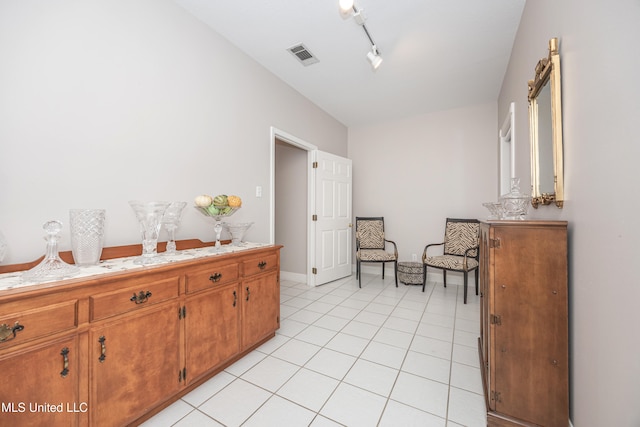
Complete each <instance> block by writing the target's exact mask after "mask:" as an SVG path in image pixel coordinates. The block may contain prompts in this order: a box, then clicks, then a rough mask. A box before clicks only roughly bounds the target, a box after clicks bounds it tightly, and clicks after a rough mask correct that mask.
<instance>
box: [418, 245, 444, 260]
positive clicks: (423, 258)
mask: <svg viewBox="0 0 640 427" xmlns="http://www.w3.org/2000/svg"><path fill="white" fill-rule="evenodd" d="M442 245H444V242H442V243H430V244H428V245H427V246H425V247H424V251H422V262H423V263H424V262H425V261H426V260H427V249H429V248H430V247H431V246H442Z"/></svg>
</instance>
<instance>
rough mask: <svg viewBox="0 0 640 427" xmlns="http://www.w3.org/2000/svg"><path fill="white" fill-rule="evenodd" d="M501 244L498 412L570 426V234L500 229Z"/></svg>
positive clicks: (541, 229)
mask: <svg viewBox="0 0 640 427" xmlns="http://www.w3.org/2000/svg"><path fill="white" fill-rule="evenodd" d="M495 237H496V238H499V239H500V248H496V249H493V254H494V255H495V267H494V268H495V270H494V271H495V280H494V281H493V286H494V289H493V294H494V296H495V298H494V300H495V306H494V308H493V310H494V311H493V313H494V314H496V315H499V316H500V321H499V322H498V323H496V324H492V325H491V329H492V330H493V335H492V337H493V338H494V346H493V349H492V350H493V351H494V352H493V357H494V360H495V369H494V375H493V378H492V379H493V384H492V387H493V390H494V391H495V392H496V393H497V397H496V400H497V402H496V403H495V408H496V411H498V412H500V413H503V414H507V415H512V416H514V417H517V418H519V419H522V420H526V421H529V422H534V423H536V424H540V425H545V426H555V425H561V424H563V425H566V420H567V417H568V414H567V413H566V408H568V393H567V378H568V377H567V372H568V371H567V364H568V357H567V354H568V347H567V345H568V339H567V288H566V283H567V275H566V271H567V266H566V262H567V255H566V254H567V252H566V232H565V230H564V229H562V228H559V227H542V226H538V227H536V226H529V227H525V226H522V227H506V226H505V227H496V229H495ZM558 420H560V421H558Z"/></svg>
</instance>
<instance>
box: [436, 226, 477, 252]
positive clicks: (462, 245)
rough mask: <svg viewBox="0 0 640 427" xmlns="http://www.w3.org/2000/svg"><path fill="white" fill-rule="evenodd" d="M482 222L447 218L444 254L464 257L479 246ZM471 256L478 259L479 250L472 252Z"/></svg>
mask: <svg viewBox="0 0 640 427" xmlns="http://www.w3.org/2000/svg"><path fill="white" fill-rule="evenodd" d="M479 236H480V222H479V221H478V220H474V219H453V218H447V225H446V228H445V232H444V254H445V255H458V256H464V252H465V251H466V250H467V249H469V248H472V247H474V246H478V237H479ZM469 256H472V257H474V258H476V257H477V256H478V250H477V249H476V250H474V251H471V252H470V253H469Z"/></svg>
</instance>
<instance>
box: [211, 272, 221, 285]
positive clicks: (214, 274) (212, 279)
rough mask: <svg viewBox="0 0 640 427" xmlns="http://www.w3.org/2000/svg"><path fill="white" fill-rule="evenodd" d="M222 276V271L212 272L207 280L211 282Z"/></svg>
mask: <svg viewBox="0 0 640 427" xmlns="http://www.w3.org/2000/svg"><path fill="white" fill-rule="evenodd" d="M221 278H222V273H213V274H212V275H211V276H210V277H209V280H211V281H212V282H214V283H215V282H217V281H219V280H220V279H221Z"/></svg>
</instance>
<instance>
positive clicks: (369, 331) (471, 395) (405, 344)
mask: <svg viewBox="0 0 640 427" xmlns="http://www.w3.org/2000/svg"><path fill="white" fill-rule="evenodd" d="M362 279H363V280H362V289H359V288H358V282H357V280H356V279H355V276H351V277H347V278H345V279H341V280H337V281H335V282H331V283H328V284H326V285H323V286H319V287H316V288H309V287H307V286H306V285H304V284H302V283H295V282H289V281H282V282H281V309H280V314H281V327H280V329H279V330H278V332H277V334H276V336H275V337H274V338H273V339H271V340H270V341H268V342H266V343H265V344H263V345H262V346H260V347H259V348H257V349H256V350H254V351H253V352H251V353H249V354H248V355H246V356H245V357H244V358H242V359H241V360H239V361H237V362H236V363H234V364H233V365H231V366H229V367H228V368H227V369H225V370H224V371H222V372H220V373H219V374H217V375H216V376H215V377H213V378H212V379H211V380H209V381H207V382H206V383H204V384H203V385H202V386H200V387H199V388H197V389H195V390H194V391H192V392H191V393H189V394H187V395H186V396H184V397H183V398H182V399H181V400H179V401H177V402H175V403H174V404H172V405H171V406H169V407H168V408H166V409H165V410H163V411H162V412H160V413H159V414H157V415H156V416H155V417H153V418H151V419H150V420H148V421H147V422H146V423H144V424H143V426H145V427H168V426H175V427H192V426H197V427H209V426H211V427H214V426H228V427H231V426H243V427H248V426H259V427H270V426H273V427H286V426H292V427H300V426H312V427H325V426H327V427H328V426H349V427H372V426H379V427H397V426H403V427H406V426H420V427H429V426H438V427H445V426H447V427H457V426H468V427H475V426H486V416H485V411H484V398H483V395H482V381H481V377H480V368H479V361H478V351H477V338H478V335H479V330H480V326H479V303H480V299H479V298H478V297H477V296H476V295H475V292H474V290H473V285H471V286H470V287H469V296H468V301H467V302H468V303H467V304H466V305H465V304H463V301H462V286H455V285H449V286H448V287H447V288H444V287H443V286H442V283H431V282H429V283H428V284H427V288H426V291H425V292H424V293H423V292H421V290H422V287H421V286H406V285H403V284H399V287H398V288H396V287H395V285H394V281H393V277H387V278H386V279H384V280H383V279H382V278H381V277H380V276H379V275H378V276H374V275H366V274H365V275H363V277H362Z"/></svg>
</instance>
